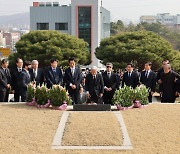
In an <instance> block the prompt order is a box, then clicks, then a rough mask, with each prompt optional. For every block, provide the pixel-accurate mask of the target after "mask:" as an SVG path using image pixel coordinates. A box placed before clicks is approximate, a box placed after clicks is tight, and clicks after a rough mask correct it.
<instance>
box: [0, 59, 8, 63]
mask: <svg viewBox="0 0 180 154" xmlns="http://www.w3.org/2000/svg"><path fill="white" fill-rule="evenodd" d="M7 62H9V61H8V60H7V59H2V60H1V64H5V63H7Z"/></svg>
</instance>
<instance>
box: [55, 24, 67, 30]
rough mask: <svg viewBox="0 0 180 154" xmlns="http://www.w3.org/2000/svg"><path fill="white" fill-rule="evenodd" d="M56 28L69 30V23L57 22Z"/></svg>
mask: <svg viewBox="0 0 180 154" xmlns="http://www.w3.org/2000/svg"><path fill="white" fill-rule="evenodd" d="M55 30H68V23H55Z"/></svg>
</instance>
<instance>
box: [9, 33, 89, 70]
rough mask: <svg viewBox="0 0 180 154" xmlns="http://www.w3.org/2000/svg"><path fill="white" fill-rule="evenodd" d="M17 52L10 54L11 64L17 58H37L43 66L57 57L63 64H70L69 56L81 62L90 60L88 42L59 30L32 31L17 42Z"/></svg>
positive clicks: (84, 62)
mask: <svg viewBox="0 0 180 154" xmlns="http://www.w3.org/2000/svg"><path fill="white" fill-rule="evenodd" d="M16 48H17V53H14V54H12V55H10V57H9V60H10V66H13V65H14V64H15V60H16V58H18V57H19V58H22V59H23V60H30V61H31V60H33V59H37V60H38V61H39V63H40V65H41V66H42V67H45V66H49V63H50V62H49V60H50V59H51V58H56V59H58V60H59V64H60V65H61V66H65V65H67V64H68V59H69V57H75V58H76V61H77V62H78V63H79V64H87V63H89V62H90V52H89V51H88V43H86V42H84V41H83V40H82V39H78V38H76V37H75V36H71V35H68V34H62V33H60V32H58V31H31V32H30V33H28V34H26V35H23V36H22V38H21V40H20V41H18V42H17V43H16Z"/></svg>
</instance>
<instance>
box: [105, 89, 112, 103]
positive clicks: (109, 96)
mask: <svg viewBox="0 0 180 154" xmlns="http://www.w3.org/2000/svg"><path fill="white" fill-rule="evenodd" d="M113 96H114V90H112V91H104V95H103V101H104V104H111V105H113V102H112V98H113Z"/></svg>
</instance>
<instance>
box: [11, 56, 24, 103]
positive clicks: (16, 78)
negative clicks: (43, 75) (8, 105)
mask: <svg viewBox="0 0 180 154" xmlns="http://www.w3.org/2000/svg"><path fill="white" fill-rule="evenodd" d="M16 66H17V68H15V69H14V70H12V71H11V81H12V82H11V86H12V90H13V91H12V92H13V93H14V102H19V98H20V84H21V83H20V82H21V80H20V75H21V73H22V72H23V71H24V70H23V68H22V67H23V60H22V59H21V58H17V60H16Z"/></svg>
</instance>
